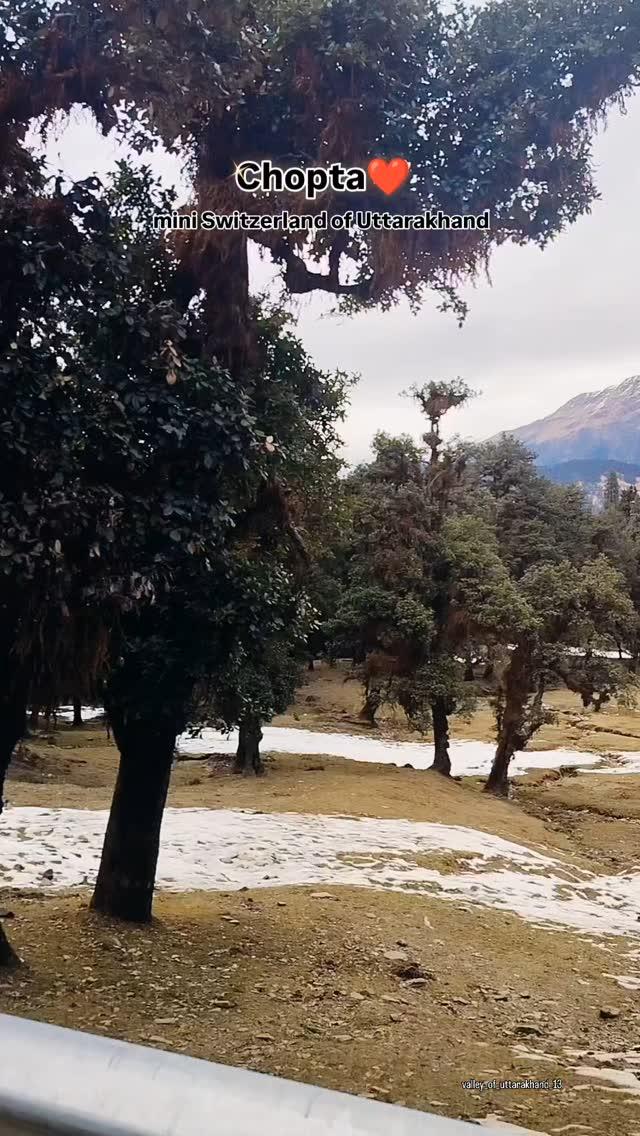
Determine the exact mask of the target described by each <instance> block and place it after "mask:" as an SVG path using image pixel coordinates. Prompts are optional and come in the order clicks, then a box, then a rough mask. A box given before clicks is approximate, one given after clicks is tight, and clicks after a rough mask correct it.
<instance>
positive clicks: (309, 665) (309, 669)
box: [307, 656, 316, 671]
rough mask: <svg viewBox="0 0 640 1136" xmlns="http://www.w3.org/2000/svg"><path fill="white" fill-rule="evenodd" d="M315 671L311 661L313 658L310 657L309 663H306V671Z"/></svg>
mask: <svg viewBox="0 0 640 1136" xmlns="http://www.w3.org/2000/svg"><path fill="white" fill-rule="evenodd" d="M315 669H316V668H315V666H314V660H313V656H312V657H311V658H310V659H309V662H308V664H307V670H308V671H314V670H315Z"/></svg>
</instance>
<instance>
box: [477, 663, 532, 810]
mask: <svg viewBox="0 0 640 1136" xmlns="http://www.w3.org/2000/svg"><path fill="white" fill-rule="evenodd" d="M503 684H504V686H503V689H504V695H503V698H504V701H503V707H502V713H501V720H500V729H499V731H498V744H497V746H496V752H495V756H494V759H493V765H492V766H491V772H490V774H489V777H488V780H487V783H486V785H485V787H484V791H485V793H494V794H495V795H496V796H498V797H508V796H509V763H510V761H511V758H512V757H513V755H514V753H516V752H517V751H518V750H519V749H522V748H523V746H524V744H525V738H524V735H525V717H526V708H527V699H528V697H529V691H530V689H531V651H530V649H529V648H528V646H526V645H519V646H518V647H516V648H515V649H514V650H513V651H512V652H511V658H510V660H509V663H508V665H507V668H506V671H505V673H504V677H503Z"/></svg>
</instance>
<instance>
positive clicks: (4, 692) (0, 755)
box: [0, 668, 27, 813]
mask: <svg viewBox="0 0 640 1136" xmlns="http://www.w3.org/2000/svg"><path fill="white" fill-rule="evenodd" d="M1 669H2V671H4V674H5V676H6V677H7V679H8V678H9V676H8V674H7V672H6V671H5V668H1ZM26 728H27V692H26V688H24V687H22V684H19V685H18V686H15V685H11V686H9V685H7V687H5V688H4V689H0V813H1V812H2V808H3V805H4V801H3V799H2V795H3V792H4V783H5V778H6V776H7V771H8V769H9V765H10V763H11V756H12V754H13V751H14V749H15V747H16V745H17V743H18V742H19V741H20V738H21V737H22V736H23V735H24V733H25V730H26Z"/></svg>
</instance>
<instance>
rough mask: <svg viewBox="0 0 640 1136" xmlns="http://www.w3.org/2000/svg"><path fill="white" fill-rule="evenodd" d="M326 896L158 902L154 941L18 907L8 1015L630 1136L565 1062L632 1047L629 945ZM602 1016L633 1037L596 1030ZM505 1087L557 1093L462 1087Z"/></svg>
mask: <svg viewBox="0 0 640 1136" xmlns="http://www.w3.org/2000/svg"><path fill="white" fill-rule="evenodd" d="M327 894H333V895H334V896H335V898H334V899H333V900H321V899H313V898H312V896H311V891H310V890H307V889H304V888H282V889H274V890H260V891H250V892H249V891H247V892H242V893H238V892H236V893H233V894H231V895H224V894H219V893H213V894H206V893H199V894H194V895H185V896H167V895H165V896H160V897H159V898H158V901H157V913H158V920H157V921H156V922H155V923H154V924H153V925H152V926H151V927H127V926H122V925H119V924H116V923H114V922H109V921H103V920H100V919H98V918H97V917H96V916H93V915H91V914H90V913H89V912H88V911H87V910H86V907H85V906H84V904H83V901H82V900H80V899H78V898H74V897H71V898H53V899H47V900H46V901H42V900H40V899H31V900H29V899H14V900H12V903H11V906H12V908H13V910H14V911H15V913H16V918H15V919H14V920H12V921H11V933H12V938H13V940H14V943H15V944H16V946H17V947H18V948H19V950H20V951H22V952H23V953H24V954H25V955H26V956H27V957H28V960H29V968H28V969H23V970H22V971H21V972H18V973H17V974H15V975H13V976H11V977H9V978H8V979H5V980H4V981H3V982H2V985H0V1009H2V1010H3V1011H8V1012H10V1013H17V1014H24V1015H29V1016H33V1017H36V1018H39V1019H42V1020H45V1021H50V1022H55V1023H57V1024H60V1025H66V1026H72V1027H75V1028H80V1029H85V1030H89V1031H91V1032H96V1033H104V1034H107V1035H109V1036H114V1037H121V1038H125V1039H127V1040H131V1041H135V1042H140V1043H142V1044H148V1045H158V1046H160V1047H161V1048H167V1049H172V1050H176V1051H178V1052H182V1053H189V1054H192V1055H194V1056H197V1057H203V1058H206V1059H209V1060H214V1061H220V1062H223V1063H230V1064H234V1065H242V1066H247V1067H248V1068H251V1069H256V1070H259V1071H261V1072H269V1073H274V1074H277V1075H280V1076H285V1077H291V1078H293V1079H299V1080H305V1081H308V1082H313V1083H317V1084H320V1085H324V1086H327V1087H330V1088H334V1089H340V1090H345V1091H347V1092H354V1093H359V1094H368V1095H371V1096H374V1097H379V1098H380V1099H385V1100H391V1101H404V1102H405V1103H406V1104H407V1105H409V1106H410V1107H415V1108H422V1109H428V1110H431V1111H436V1112H439V1113H444V1114H446V1115H450V1116H466V1117H482V1116H485V1115H487V1114H488V1113H491V1112H496V1113H500V1114H501V1115H503V1116H504V1117H505V1118H508V1119H510V1120H511V1121H512V1122H518V1123H520V1124H524V1125H525V1126H526V1127H532V1128H536V1129H540V1128H542V1129H543V1130H544V1131H550V1130H552V1129H553V1128H557V1127H559V1126H562V1125H563V1124H568V1123H573V1124H579V1123H581V1124H585V1125H590V1126H591V1130H592V1131H595V1132H600V1133H604V1132H606V1131H613V1130H615V1131H616V1133H619V1134H620V1136H627V1134H628V1136H631V1133H632V1132H633V1131H634V1128H633V1124H634V1123H637V1121H634V1120H633V1117H634V1116H635V1115H636V1112H637V1102H636V1106H635V1108H633V1107H631V1108H630V1107H629V1104H627V1102H626V1100H625V1098H624V1094H620V1095H614V1094H612V1093H611V1091H610V1090H608V1089H607V1087H606V1086H605V1085H600V1086H598V1085H594V1086H593V1087H591V1088H589V1089H588V1090H587V1091H581V1089H580V1086H582V1085H584V1084H585V1081H584V1080H583V1079H581V1078H579V1077H577V1076H576V1074H575V1073H574V1072H572V1071H571V1068H570V1066H571V1065H573V1064H576V1062H575V1060H574V1059H572V1058H570V1057H569V1056H568V1055H567V1054H566V1053H565V1052H564V1050H565V1049H567V1048H577V1049H589V1048H592V1049H604V1050H622V1049H626V1048H628V1047H629V1046H630V1045H632V1044H635V1042H636V1041H637V1027H638V1019H639V1018H640V1014H639V1013H638V1010H637V996H635V995H633V994H630V993H628V992H625V991H623V990H620V989H619V988H618V987H617V986H616V985H615V984H614V983H613V981H612V980H611V979H607V978H604V976H603V971H606V972H609V973H627V971H626V970H625V962H624V959H622V958H621V957H620V955H621V954H622V951H623V949H624V944H623V943H622V942H620V941H619V940H615V941H612V942H611V943H610V944H609V945H610V947H611V950H612V951H613V953H612V954H606V956H605V955H603V954H602V951H600V950H599V949H598V948H597V947H596V946H591V945H589V944H588V943H586V942H584V941H582V940H581V939H579V938H578V937H577V936H575V935H572V934H569V933H565V932H561V931H541V930H539V929H536V928H534V927H531V926H529V925H527V924H525V923H523V922H522V921H521V920H519V919H518V918H516V917H515V916H510V915H506V914H502V913H498V912H492V911H485V910H477V909H476V910H472V911H464V910H461V909H459V908H458V907H457V906H456V905H455V904H452V903H446V902H442V901H440V900H438V899H434V898H431V897H419V898H418V897H415V896H406V895H398V894H392V893H387V892H370V893H369V892H366V891H362V890H352V889H341V888H333V889H331V891H330V892H328V893H327ZM425 917H426V918H425ZM399 941H400V943H401V944H402V946H399ZM389 950H392V951H404V953H405V955H406V960H407V961H408V962H414V963H417V964H418V965H419V966H420V968H421V969H422V970H423V971H424V972H425V974H428V975H429V976H430V977H428V978H427V980H426V983H425V985H424V986H423V987H410V986H407V985H406V984H405V982H404V981H403V980H402V979H401V978H400V977H399V976H398V974H397V973H396V972H397V970H398V969H399V968H400V967H402V966H406V965H407V962H404V963H403V962H399V961H398V960H388V959H386V958H385V956H384V954H383V952H384V951H389ZM577 975H579V976H580V978H581V979H582V983H583V984H580V983H578V982H577V981H576V976H577ZM602 1004H606V1005H611V1004H613V1005H614V1006H615V1007H616V1008H619V1009H620V1010H621V1018H620V1019H618V1021H616V1022H604V1021H601V1020H600V1018H599V1007H600V1005H602ZM527 1029H529V1030H532V1031H533V1036H530V1037H525V1036H522V1034H523V1031H526V1030H527ZM535 1031H539V1033H536V1032H535ZM523 1047H524V1050H525V1051H527V1052H528V1053H529V1054H534V1053H535V1051H542V1053H543V1055H546V1057H547V1058H550V1059H548V1060H547V1059H542V1058H538V1057H536V1056H535V1055H530V1056H528V1057H527V1056H522V1053H523ZM587 1063H592V1062H591V1061H588V1062H587ZM494 1076H497V1077H501V1078H514V1077H518V1076H520V1077H523V1076H530V1077H537V1078H547V1077H559V1078H562V1080H563V1084H564V1087H563V1089H562V1091H555V1092H554V1091H551V1090H549V1091H538V1092H534V1091H529V1092H527V1091H502V1092H493V1093H491V1092H487V1093H484V1094H480V1093H475V1094H474V1093H472V1092H469V1091H467V1090H464V1089H463V1088H462V1081H463V1080H464V1079H466V1078H468V1077H477V1078H479V1079H481V1080H483V1079H484V1080H489V1079H491V1078H492V1077H494ZM586 1083H589V1082H586Z"/></svg>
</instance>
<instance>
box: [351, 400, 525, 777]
mask: <svg viewBox="0 0 640 1136" xmlns="http://www.w3.org/2000/svg"><path fill="white" fill-rule="evenodd" d="M464 394H465V390H464V388H463V387H462V386H461V385H460V384H455V385H453V386H451V387H450V386H448V385H447V384H442V383H440V384H436V383H434V384H431V386H430V387H425V388H422V389H421V391H420V397H421V400H422V401H423V402H424V404H425V407H426V409H427V413H428V417H429V422H430V425H431V430H430V431H429V433H428V434H427V435H425V439H424V440H425V450H424V451H421V450H420V449H419V448H418V447H417V446H416V444H415V443H414V442H413V441H412V440H411V439H409V438H396V439H391V438H389V437H388V436H387V435H385V434H379V435H377V436H376V438H375V439H374V454H375V457H374V461H373V462H372V463H371V464H370V466H368V467H361V468H360V469H359V470H357V471H356V473H355V474H354V477H353V479H352V483H353V489H354V492H355V493H356V494H357V496H358V498H359V499H358V503H357V506H356V508H355V509H354V517H353V543H352V547H351V552H350V557H349V580H348V584H347V587H346V588H345V591H344V593H343V598H342V602H341V604H340V606H339V608H338V611H337V614H336V617H335V619H334V620H333V621H332V623H331V624H330V629H331V633H332V634H333V636H334V640H335V643H336V650H341V651H344V652H345V653H348V654H349V655H351V657H353V658H354V659H355V660H356V661H357V663H358V664H359V665H360V674H361V677H362V679H363V683H364V689H365V703H364V707H363V717H365V719H366V720H367V721H369V722H370V723H372V724H373V722H374V721H375V716H376V713H377V711H378V710H379V708H380V707H381V706H382V705H383V704H384V703H390V704H397V705H400V706H401V707H402V709H403V710H404V711H405V713H406V715H407V718H408V720H409V721H410V722H411V723H412V724H413V725H414V726H415V727H417V728H418V729H421V730H426V729H428V728H429V727H431V728H432V729H433V732H434V740H435V746H434V749H435V754H434V768H435V769H436V770H437V771H438V772H441V773H444V774H449V773H450V770H451V765H450V759H449V716H450V715H451V714H452V713H454V712H462V711H464V710H466V709H469V708H470V707H471V705H472V703H473V694H474V692H473V690H472V689H470V688H469V686H468V684H466V683H465V673H464V666H463V662H462V661H461V656H462V658H463V657H464V655H465V653H466V652H467V650H469V649H472V650H474V649H476V650H477V649H478V648H479V647H480V645H485V644H486V643H493V642H501V641H507V642H508V641H509V636H510V635H511V634H513V629H514V621H515V620H516V619H517V617H518V612H519V610H520V608H521V606H522V604H521V602H520V600H519V597H518V594H517V592H516V589H515V588H514V586H513V584H512V582H511V581H510V579H509V574H508V572H507V570H506V568H505V566H504V564H503V563H502V561H501V559H500V556H499V553H498V546H497V541H496V537H495V533H494V532H493V530H492V528H491V526H490V524H488V523H487V521H486V520H485V519H484V518H483V517H482V516H480V515H477V514H475V515H474V514H473V513H472V512H471V511H470V509H469V504H468V500H467V494H466V489H465V492H461V489H462V482H461V480H460V475H461V473H462V471H463V467H464V461H463V453H462V451H459V450H458V449H446V450H443V449H442V448H441V446H442V442H441V438H440V433H439V418H440V417H441V416H442V415H443V414H444V413H445V412H446V410H447V408H448V407H449V406H451V405H453V404H456V403H457V404H458V405H459V404H460V402H461V401H462V399H463V396H464Z"/></svg>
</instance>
